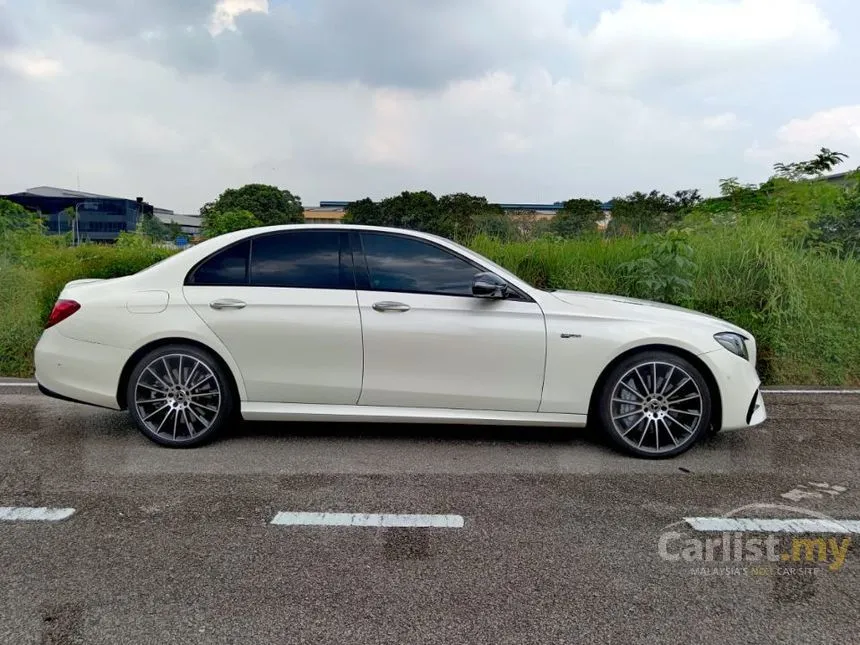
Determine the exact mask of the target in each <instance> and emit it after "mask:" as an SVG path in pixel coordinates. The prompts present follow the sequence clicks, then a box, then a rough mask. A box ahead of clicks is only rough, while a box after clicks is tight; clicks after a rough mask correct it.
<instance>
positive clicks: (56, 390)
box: [33, 328, 131, 410]
mask: <svg viewBox="0 0 860 645" xmlns="http://www.w3.org/2000/svg"><path fill="white" fill-rule="evenodd" d="M130 356H131V352H129V351H128V350H125V349H121V348H118V347H110V346H108V345H100V344H98V343H88V342H85V341H81V340H75V339H73V338H68V337H67V336H63V335H62V334H61V333H60V332H59V331H58V330H57V329H56V328H50V329H46V330H45V331H44V332H43V333H42V336H41V338H39V342H38V343H37V344H36V349H35V351H34V354H33V361H34V363H35V366H36V382H37V383H38V384H39V389H40V390H41V391H42V392H43V393H44V394H47V395H48V396H53V397H55V398H61V399H66V400H71V401H75V402H78V403H89V404H90V405H97V406H100V407H104V408H111V409H114V410H119V409H120V407H119V403H118V402H117V398H116V393H117V386H118V384H119V377H120V374H121V373H122V368H123V366H125V363H126V361H127V360H128V359H129V357H130Z"/></svg>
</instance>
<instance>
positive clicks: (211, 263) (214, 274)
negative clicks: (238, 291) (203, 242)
mask: <svg viewBox="0 0 860 645" xmlns="http://www.w3.org/2000/svg"><path fill="white" fill-rule="evenodd" d="M250 246H251V245H250V242H240V243H239V244H236V245H235V246H231V247H229V248H227V249H224V250H223V251H220V252H219V253H216V254H215V255H213V256H212V257H211V258H209V259H208V260H206V261H205V262H203V264H201V265H200V266H199V267H198V268H197V270H196V271H195V272H194V275H193V276H192V277H191V280H190V281H189V282H190V284H196V285H210V286H219V285H230V286H232V285H237V284H248V252H249V250H250Z"/></svg>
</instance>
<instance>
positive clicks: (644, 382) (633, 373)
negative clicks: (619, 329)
mask: <svg viewBox="0 0 860 645" xmlns="http://www.w3.org/2000/svg"><path fill="white" fill-rule="evenodd" d="M598 412H599V417H600V421H601V424H602V426H603V429H604V431H605V432H606V434H607V436H608V437H609V439H610V440H611V441H612V443H613V444H615V446H617V447H618V448H620V449H622V450H624V451H625V452H627V453H630V454H633V455H635V456H637V457H647V458H651V459H660V458H666V457H674V456H676V455H679V454H681V453H683V452H686V451H687V450H689V449H690V448H691V447H692V446H693V445H694V444H695V443H696V441H698V439H699V438H700V437H701V436H702V435H703V434H704V433H705V432H706V430H707V429H708V427H709V426H710V423H711V393H710V390H709V389H708V384H707V382H706V381H705V379H704V377H703V376H702V374H701V373H700V372H699V370H698V369H697V368H696V367H695V366H694V365H692V364H691V363H690V362H689V361H687V360H684V359H683V358H681V357H680V356H676V355H675V354H671V353H668V352H643V353H642V354H637V355H635V356H632V357H630V358H629V359H627V360H625V361H623V362H622V363H621V364H619V365H618V366H617V367H616V368H615V369H613V370H612V373H611V374H610V375H609V377H608V378H607V380H606V383H605V386H604V389H603V392H602V393H601V396H600V401H599V411H598Z"/></svg>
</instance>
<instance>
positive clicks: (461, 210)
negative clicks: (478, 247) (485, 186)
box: [433, 193, 507, 243]
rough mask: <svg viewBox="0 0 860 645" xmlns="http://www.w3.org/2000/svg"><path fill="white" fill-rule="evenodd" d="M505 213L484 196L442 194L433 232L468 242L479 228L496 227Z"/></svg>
mask: <svg viewBox="0 0 860 645" xmlns="http://www.w3.org/2000/svg"><path fill="white" fill-rule="evenodd" d="M503 219H507V215H506V214H505V212H504V211H503V210H502V208H501V207H500V206H496V205H494V204H490V203H489V202H488V201H487V198H486V197H483V196H477V195H470V194H469V193H452V194H450V195H443V196H442V197H440V198H439V203H438V220H437V221H436V223H435V226H434V228H435V229H436V230H434V231H433V232H435V233H438V234H439V235H444V236H446V237H450V238H451V239H453V240H456V241H458V242H463V243H468V242H469V241H470V240H472V238H474V237H475V235H476V234H477V233H478V231H479V230H481V229H484V230H486V228H487V227H492V228H498V225H499V224H500V223H502V222H501V220H503Z"/></svg>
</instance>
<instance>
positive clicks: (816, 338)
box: [473, 221, 860, 385]
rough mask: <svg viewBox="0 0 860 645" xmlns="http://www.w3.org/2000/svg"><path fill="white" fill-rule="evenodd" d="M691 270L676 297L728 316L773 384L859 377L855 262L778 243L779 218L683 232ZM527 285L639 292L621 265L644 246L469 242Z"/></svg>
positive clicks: (858, 269) (859, 276) (858, 272)
mask: <svg viewBox="0 0 860 645" xmlns="http://www.w3.org/2000/svg"><path fill="white" fill-rule="evenodd" d="M690 244H691V245H692V247H693V249H694V255H693V260H694V261H695V263H696V272H695V276H694V279H693V285H692V289H691V291H690V293H689V295H688V296H687V297H685V298H683V299H680V300H679V301H678V302H675V303H673V304H679V305H683V306H687V307H690V308H693V309H696V310H698V311H702V312H704V313H708V314H711V315H714V316H717V317H720V318H723V319H726V320H728V321H730V322H733V323H735V324H737V325H739V326H741V327H743V328H745V329H747V330H749V331H750V332H751V333H753V334H754V335H755V336H756V339H757V341H758V344H759V359H760V360H759V365H758V367H759V370H760V371H761V373H762V376H763V378H764V380H765V382H767V383H773V384H786V383H788V384H818V385H856V384H860V334H859V333H858V331H860V263H858V262H857V261H856V260H840V259H837V258H835V257H831V256H823V255H815V254H810V253H808V252H805V251H803V250H802V249H800V248H799V246H795V245H792V244H789V243H787V242H786V239H785V236H784V234H783V229H781V228H780V227H779V226H778V225H777V224H775V223H773V222H768V221H758V222H752V223H748V224H744V225H741V226H725V227H721V226H714V227H708V228H705V229H702V230H699V231H698V232H696V233H695V234H693V235H692V237H691V238H690ZM473 246H474V248H475V250H477V251H478V252H479V253H483V254H484V255H486V256H487V257H489V258H490V259H492V260H493V261H495V262H497V263H499V264H501V265H502V266H504V267H505V268H507V269H509V270H511V271H513V272H514V273H516V274H518V275H520V276H521V277H523V278H524V279H525V280H528V281H529V282H531V283H532V284H535V286H542V287H549V288H557V289H571V290H577V291H591V292H599V293H614V294H618V295H624V296H633V297H637V296H640V294H637V293H633V292H631V290H630V288H629V286H628V284H627V281H625V280H624V274H623V272H622V271H620V270H619V267H620V266H621V265H622V264H624V263H626V262H629V261H632V260H636V259H637V258H638V257H639V256H640V254H641V253H643V250H642V248H641V247H640V246H639V245H637V244H636V243H635V241H634V240H632V239H629V238H616V239H603V238H598V237H594V238H589V239H582V240H569V241H564V242H553V241H543V240H536V241H531V242H521V243H513V244H504V243H499V242H496V241H493V240H491V239H487V238H480V239H478V240H476V241H475V244H474V245H473Z"/></svg>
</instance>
